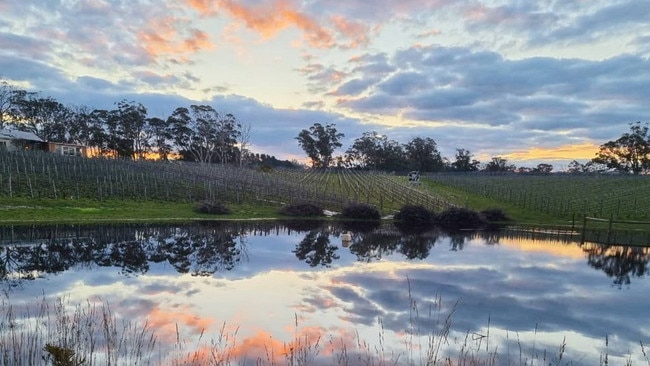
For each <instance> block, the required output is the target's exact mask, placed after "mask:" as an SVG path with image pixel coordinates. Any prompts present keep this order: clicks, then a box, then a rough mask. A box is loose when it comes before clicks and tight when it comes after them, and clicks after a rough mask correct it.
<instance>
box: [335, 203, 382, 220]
mask: <svg viewBox="0 0 650 366" xmlns="http://www.w3.org/2000/svg"><path fill="white" fill-rule="evenodd" d="M341 217H342V218H344V219H357V220H379V219H381V214H380V213H379V211H378V210H377V209H376V208H374V207H373V206H370V205H366V204H363V203H353V204H351V205H349V206H347V207H345V208H344V209H343V212H341Z"/></svg>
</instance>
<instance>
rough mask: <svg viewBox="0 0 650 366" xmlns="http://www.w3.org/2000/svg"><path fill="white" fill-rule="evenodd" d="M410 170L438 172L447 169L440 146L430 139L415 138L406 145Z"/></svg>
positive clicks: (405, 149)
mask: <svg viewBox="0 0 650 366" xmlns="http://www.w3.org/2000/svg"><path fill="white" fill-rule="evenodd" d="M404 151H405V153H406V158H407V159H408V162H409V168H410V169H414V170H420V171H423V172H436V171H441V170H443V169H444V168H445V161H444V159H443V158H442V156H441V155H440V151H438V144H436V141H435V140H434V139H432V138H430V137H426V138H422V137H415V138H413V139H411V141H409V142H408V143H407V144H405V145H404Z"/></svg>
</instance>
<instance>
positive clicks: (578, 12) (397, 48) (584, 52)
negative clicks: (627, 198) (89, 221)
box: [0, 0, 650, 166]
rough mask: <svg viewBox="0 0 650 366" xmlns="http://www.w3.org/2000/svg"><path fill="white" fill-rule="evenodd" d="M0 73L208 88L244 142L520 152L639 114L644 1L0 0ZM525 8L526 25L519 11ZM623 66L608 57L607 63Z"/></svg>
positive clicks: (134, 86)
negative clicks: (326, 126) (426, 140)
mask: <svg viewBox="0 0 650 366" xmlns="http://www.w3.org/2000/svg"><path fill="white" fill-rule="evenodd" d="M0 9H1V11H0V45H2V47H1V48H0V55H1V56H2V57H1V60H0V70H2V71H1V73H0V80H3V81H7V82H9V83H11V84H12V85H16V86H19V87H25V88H28V89H29V91H39V92H41V93H43V94H44V95H45V96H51V97H54V98H56V99H57V100H60V101H61V102H62V103H64V104H66V105H68V104H70V105H84V106H89V107H91V108H100V109H106V108H110V107H111V106H112V105H113V104H114V103H115V102H117V101H119V100H122V99H127V100H133V101H135V102H141V103H143V104H144V105H145V106H146V107H147V109H148V111H149V113H150V114H151V115H152V116H155V117H160V118H166V117H168V116H169V114H170V113H171V112H172V111H173V110H174V109H175V108H177V107H187V106H189V105H191V104H197V103H201V104H210V105H212V106H213V107H214V108H215V109H216V110H218V111H220V112H223V113H232V114H234V115H235V116H236V117H237V118H238V119H239V120H241V121H243V122H245V123H250V125H251V126H252V136H251V141H250V147H251V148H252V150H253V151H255V152H257V153H264V154H270V155H273V156H276V157H278V158H280V159H294V158H296V157H298V159H299V160H300V159H302V158H304V156H305V154H304V152H303V151H302V150H301V149H300V147H299V145H298V144H297V143H296V141H295V139H294V138H295V137H296V136H297V134H298V133H299V132H300V131H301V130H302V129H304V128H308V127H309V126H311V125H312V124H314V123H317V122H318V123H335V124H336V125H337V128H338V130H339V131H340V132H342V133H344V134H345V137H344V138H343V140H342V141H341V142H342V144H343V146H342V147H341V148H340V149H339V150H338V151H337V152H336V153H335V155H338V154H343V153H344V151H345V150H346V149H347V148H349V147H350V146H351V145H352V143H353V142H354V140H355V139H356V138H358V137H360V136H362V134H363V133H364V132H370V131H376V132H378V133H379V134H383V135H386V136H389V138H390V139H392V140H395V141H398V142H400V143H406V142H408V141H409V139H411V138H413V137H416V136H419V137H430V138H432V139H434V140H435V141H436V142H437V145H438V147H439V149H440V151H441V153H442V155H443V157H446V158H453V155H454V153H455V151H456V149H461V148H462V149H466V150H469V151H470V152H471V153H473V154H474V156H475V157H478V158H480V160H482V162H486V161H489V160H490V159H491V158H492V157H495V156H501V157H505V158H507V159H509V160H510V161H511V162H512V163H514V164H516V165H518V166H520V165H530V164H533V165H534V164H536V163H541V162H543V161H545V160H548V161H549V162H552V163H554V164H559V165H566V164H568V163H569V162H570V161H572V160H581V161H582V162H584V161H586V160H589V159H591V158H593V157H594V153H595V151H596V149H597V147H598V146H600V145H601V144H603V143H605V142H607V141H610V140H613V139H616V138H617V137H619V136H620V135H621V134H623V133H625V132H626V131H627V127H628V123H631V122H636V121H644V118H646V116H647V115H649V114H650V109H649V108H650V107H649V106H648V103H646V100H645V98H643V97H642V96H643V95H645V94H646V93H645V85H647V81H648V80H649V79H650V71H649V70H650V64H649V62H650V61H649V58H648V57H649V56H650V53H649V52H650V51H649V50H650V47H648V35H650V24H649V23H648V22H647V21H646V19H645V18H644V17H643V15H644V14H647V13H648V12H650V5H648V3H647V2H644V1H624V2H620V3H608V2H597V3H587V2H578V3H575V2H568V3H564V2H562V3H539V2H537V3H531V4H526V5H525V6H523V5H522V4H520V3H519V2H516V1H514V0H507V1H503V2H500V3H499V4H494V3H493V2H490V1H476V2H472V3H463V2H458V1H451V0H436V1H421V0H408V1H400V2H395V1H380V2H368V1H359V0H353V1H346V2H331V1H329V2H328V1H310V2H301V1H296V0H273V1H268V2H255V1H252V2H251V1H243V0H217V1H208V0H183V1H161V2H159V3H157V5H156V6H151V4H150V3H149V2H147V1H141V0H136V1H132V2H129V3H128V4H126V3H123V2H118V1H113V0H102V1H87V0H74V1H67V2H63V3H61V4H59V3H57V4H56V5H55V4H54V3H44V2H38V1H35V0H25V1H8V2H3V3H2V4H1V5H0ZM533 25H534V26H533ZM622 70H624V71H622Z"/></svg>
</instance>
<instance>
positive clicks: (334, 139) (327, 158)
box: [296, 123, 345, 168]
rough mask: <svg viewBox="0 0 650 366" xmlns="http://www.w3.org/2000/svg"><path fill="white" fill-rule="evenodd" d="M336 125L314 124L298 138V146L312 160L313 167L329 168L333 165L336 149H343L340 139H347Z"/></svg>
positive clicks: (301, 132)
mask: <svg viewBox="0 0 650 366" xmlns="http://www.w3.org/2000/svg"><path fill="white" fill-rule="evenodd" d="M335 126H336V125H335V124H333V123H332V124H327V125H325V126H323V125H321V124H320V123H314V125H313V126H311V127H310V128H309V130H302V131H300V133H299V134H298V137H296V140H298V144H299V145H300V147H301V148H302V149H303V150H304V151H305V153H306V154H307V156H308V157H309V159H311V163H312V167H314V168H321V167H328V166H330V164H331V163H332V154H334V150H336V148H338V147H341V146H342V144H341V143H340V142H339V141H340V139H342V138H343V137H345V135H344V134H342V133H339V132H338V131H337V130H336V128H335Z"/></svg>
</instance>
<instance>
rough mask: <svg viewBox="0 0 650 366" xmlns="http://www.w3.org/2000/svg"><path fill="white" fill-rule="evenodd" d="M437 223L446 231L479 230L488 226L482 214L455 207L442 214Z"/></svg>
mask: <svg viewBox="0 0 650 366" xmlns="http://www.w3.org/2000/svg"><path fill="white" fill-rule="evenodd" d="M437 223H438V225H440V226H441V227H443V228H444V229H448V230H459V229H478V228H480V227H482V226H484V225H485V224H486V221H485V218H484V217H483V215H481V214H480V213H478V212H476V211H474V210H470V209H467V208H460V207H453V208H450V209H447V210H445V211H443V212H442V213H440V214H439V215H438V217H437Z"/></svg>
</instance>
